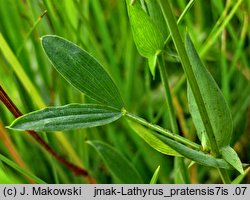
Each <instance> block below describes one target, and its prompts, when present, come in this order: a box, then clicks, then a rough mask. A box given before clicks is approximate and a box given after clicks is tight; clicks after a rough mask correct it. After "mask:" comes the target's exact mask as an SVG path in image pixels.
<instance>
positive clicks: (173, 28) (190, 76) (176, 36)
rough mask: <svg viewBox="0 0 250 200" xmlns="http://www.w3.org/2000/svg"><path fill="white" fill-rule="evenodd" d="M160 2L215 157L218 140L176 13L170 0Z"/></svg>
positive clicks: (218, 153) (217, 151) (217, 150)
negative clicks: (173, 11)
mask: <svg viewBox="0 0 250 200" xmlns="http://www.w3.org/2000/svg"><path fill="white" fill-rule="evenodd" d="M158 3H159V5H160V7H161V10H162V13H163V16H164V18H165V21H166V22H167V24H168V27H169V30H170V33H171V36H172V38H173V41H174V44H175V47H176V50H177V52H178V55H179V56H180V59H181V63H182V66H183V70H184V72H185V74H186V77H187V80H188V82H189V84H190V87H191V89H192V91H193V94H194V97H195V101H196V103H197V106H198V109H199V112H200V115H201V118H202V121H203V124H204V126H205V129H206V132H207V135H208V138H209V141H210V144H211V149H212V154H214V156H215V157H220V152H219V148H218V146H217V143H216V140H215V136H214V133H213V129H212V125H211V123H210V120H209V117H208V113H207V110H206V107H205V104H204V101H203V99H202V96H201V93H200V89H199V86H198V84H197V82H196V78H195V75H194V73H193V70H192V68H191V64H190V62H189V59H188V55H187V52H186V50H185V47H184V44H183V41H182V38H181V35H180V32H179V30H178V27H177V24H176V21H175V18H174V15H173V13H172V10H171V8H170V5H169V2H168V1H166V0H158Z"/></svg>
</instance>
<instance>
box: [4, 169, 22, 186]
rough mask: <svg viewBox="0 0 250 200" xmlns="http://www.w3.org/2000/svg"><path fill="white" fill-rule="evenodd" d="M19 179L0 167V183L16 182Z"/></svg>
mask: <svg viewBox="0 0 250 200" xmlns="http://www.w3.org/2000/svg"><path fill="white" fill-rule="evenodd" d="M18 183H20V181H19V180H17V179H15V178H14V177H13V176H10V175H9V174H8V175H7V174H6V173H5V172H4V171H3V169H1V168H0V184H18Z"/></svg>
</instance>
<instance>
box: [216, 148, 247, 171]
mask: <svg viewBox="0 0 250 200" xmlns="http://www.w3.org/2000/svg"><path fill="white" fill-rule="evenodd" d="M220 151H221V155H222V158H223V159H224V160H226V161H227V162H228V163H229V164H231V165H232V166H233V167H234V168H235V169H237V170H238V171H239V172H240V173H241V174H243V173H244V170H243V167H242V163H241V161H240V158H239V156H238V154H237V153H236V152H235V151H234V149H233V148H231V147H230V146H226V147H223V148H221V149H220Z"/></svg>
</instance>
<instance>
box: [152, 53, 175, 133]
mask: <svg viewBox="0 0 250 200" xmlns="http://www.w3.org/2000/svg"><path fill="white" fill-rule="evenodd" d="M157 61H158V66H159V70H160V74H161V81H162V84H163V87H164V90H165V96H166V103H167V111H168V116H169V118H170V124H171V130H172V132H173V133H175V134H177V133H178V126H177V122H176V117H175V112H174V106H173V102H172V98H171V93H170V88H169V85H168V75H167V70H166V66H165V62H164V56H163V53H161V54H160V55H159V57H158V59H157Z"/></svg>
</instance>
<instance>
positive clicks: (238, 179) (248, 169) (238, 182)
mask: <svg viewBox="0 0 250 200" xmlns="http://www.w3.org/2000/svg"><path fill="white" fill-rule="evenodd" d="M249 172H250V167H248V168H247V169H246V170H245V171H244V174H240V175H239V176H237V177H236V178H235V179H234V180H233V181H232V184H240V183H241V182H242V181H243V179H244V178H245V177H246V175H247V174H248V173H249Z"/></svg>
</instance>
